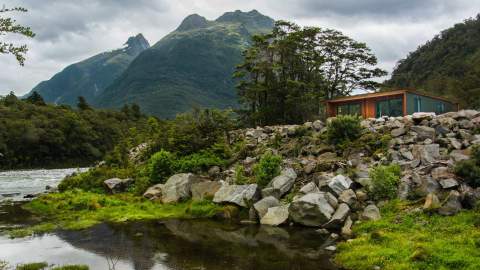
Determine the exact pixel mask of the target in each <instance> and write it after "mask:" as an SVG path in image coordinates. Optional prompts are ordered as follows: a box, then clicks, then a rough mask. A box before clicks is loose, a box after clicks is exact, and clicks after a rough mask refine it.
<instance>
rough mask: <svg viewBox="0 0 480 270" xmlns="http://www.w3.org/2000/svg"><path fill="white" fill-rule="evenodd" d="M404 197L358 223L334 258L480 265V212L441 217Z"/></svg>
mask: <svg viewBox="0 0 480 270" xmlns="http://www.w3.org/2000/svg"><path fill="white" fill-rule="evenodd" d="M413 208H414V206H412V205H409V204H408V203H406V202H400V201H392V202H390V203H388V204H387V205H386V206H384V207H383V208H382V219H381V220H379V221H376V222H373V221H370V222H364V223H360V224H357V225H355V226H354V232H355V234H356V235H357V238H356V239H353V240H351V241H349V242H344V243H341V244H340V245H339V246H338V253H337V255H336V257H335V261H336V262H337V263H338V264H340V265H341V266H342V267H344V268H346V269H355V270H364V269H365V270H366V269H368V270H371V269H373V268H374V266H379V267H380V268H381V269H385V270H391V269H395V270H397V269H405V270H406V269H408V270H411V269H418V270H420V269H422V270H425V269H432V270H433V269H435V270H437V269H439V270H441V269H472V270H473V269H480V212H479V211H478V209H477V210H469V211H463V212H461V213H459V214H457V215H455V216H451V217H443V216H439V215H428V214H424V213H418V212H415V211H412V209H413Z"/></svg>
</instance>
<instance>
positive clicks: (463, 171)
mask: <svg viewBox="0 0 480 270" xmlns="http://www.w3.org/2000/svg"><path fill="white" fill-rule="evenodd" d="M454 171H455V174H456V175H458V176H460V177H462V178H463V180H465V182H466V183H467V184H469V185H470V186H472V187H474V188H477V187H480V147H479V146H476V147H473V148H472V157H471V159H469V160H462V161H460V162H458V163H457V164H456V165H455V169H454Z"/></svg>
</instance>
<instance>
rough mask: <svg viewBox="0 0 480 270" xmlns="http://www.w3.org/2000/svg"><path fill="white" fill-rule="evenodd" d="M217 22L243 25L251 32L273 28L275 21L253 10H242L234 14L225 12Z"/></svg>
mask: <svg viewBox="0 0 480 270" xmlns="http://www.w3.org/2000/svg"><path fill="white" fill-rule="evenodd" d="M215 21H216V22H232V23H242V24H244V25H245V27H247V28H248V29H249V30H258V29H262V28H270V29H271V28H272V27H273V25H274V23H275V21H274V20H273V19H272V18H270V17H268V16H265V15H263V14H261V13H260V12H258V10H256V9H253V10H251V11H248V12H243V11H241V10H235V11H233V12H225V13H224V14H223V15H222V16H220V17H218V19H216V20H215Z"/></svg>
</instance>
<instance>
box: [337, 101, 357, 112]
mask: <svg viewBox="0 0 480 270" xmlns="http://www.w3.org/2000/svg"><path fill="white" fill-rule="evenodd" d="M361 114H362V105H361V104H360V103H352V104H343V105H338V106H337V115H361Z"/></svg>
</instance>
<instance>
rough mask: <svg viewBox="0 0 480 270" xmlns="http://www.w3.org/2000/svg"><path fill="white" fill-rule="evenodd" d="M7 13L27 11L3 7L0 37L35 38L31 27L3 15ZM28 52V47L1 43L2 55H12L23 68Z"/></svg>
mask: <svg viewBox="0 0 480 270" xmlns="http://www.w3.org/2000/svg"><path fill="white" fill-rule="evenodd" d="M7 12H27V9H25V8H22V7H15V8H5V7H2V8H1V9H0V15H1V16H0V36H4V35H7V34H19V35H22V36H24V37H29V38H33V37H34V36H35V33H33V31H32V30H31V29H30V27H26V26H23V25H20V24H18V23H17V22H16V20H14V19H12V18H9V17H6V16H4V15H3V14H4V13H7ZM27 51H28V48H27V45H21V46H17V45H15V44H13V43H8V42H5V41H0V54H12V55H13V56H15V58H16V59H17V61H18V63H19V64H20V65H21V66H23V64H24V62H25V54H26V53H27Z"/></svg>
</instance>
